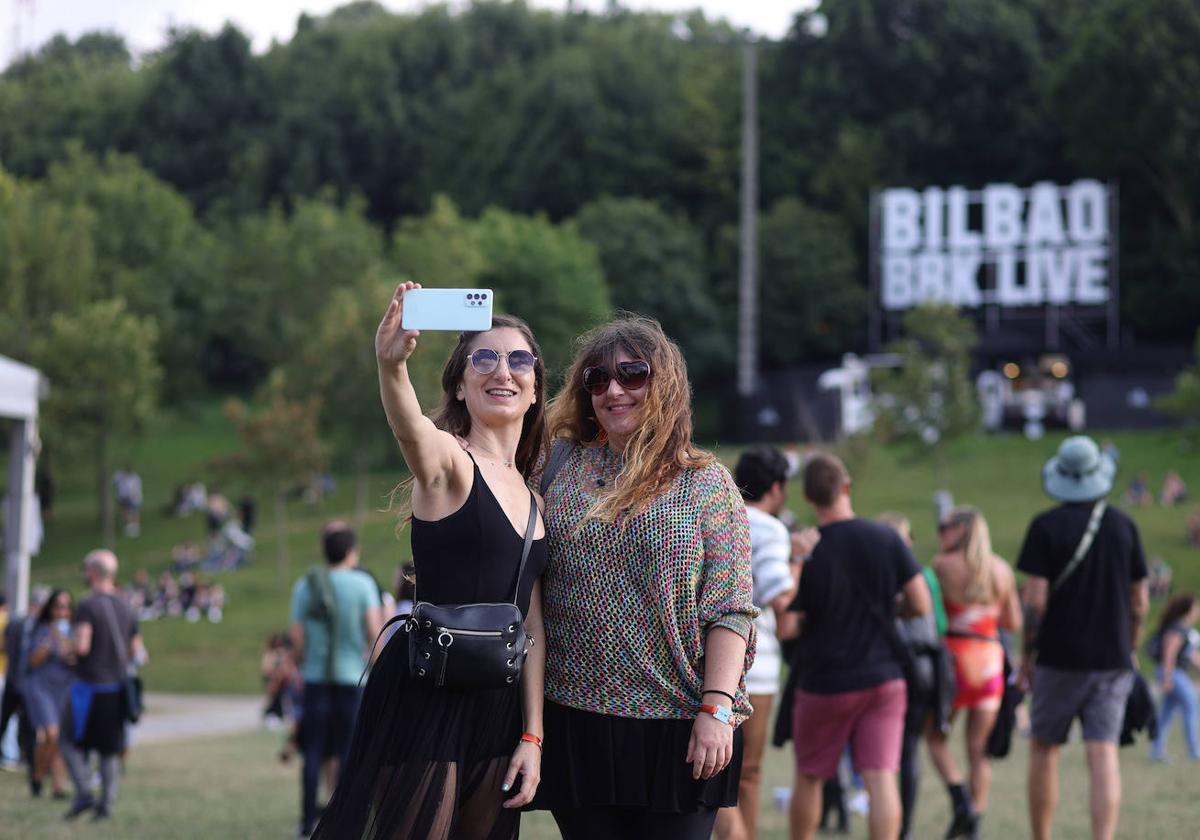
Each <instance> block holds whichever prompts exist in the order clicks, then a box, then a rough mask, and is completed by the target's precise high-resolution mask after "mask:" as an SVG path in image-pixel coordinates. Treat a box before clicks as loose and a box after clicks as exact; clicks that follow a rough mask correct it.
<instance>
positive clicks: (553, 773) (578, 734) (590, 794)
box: [532, 700, 742, 814]
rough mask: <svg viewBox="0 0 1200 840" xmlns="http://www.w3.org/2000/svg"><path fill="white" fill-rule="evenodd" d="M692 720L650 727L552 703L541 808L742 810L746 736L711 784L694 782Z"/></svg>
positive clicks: (537, 804)
mask: <svg viewBox="0 0 1200 840" xmlns="http://www.w3.org/2000/svg"><path fill="white" fill-rule="evenodd" d="M692 723H693V722H692V721H691V720H643V719H637V718H623V717H616V716H614V715H602V714H597V713H595V712H585V711H582V710H580V709H574V708H571V707H569V706H562V705H559V704H558V703H554V702H551V701H549V700H547V701H546V710H545V727H546V738H545V752H544V754H543V755H542V782H541V785H540V786H539V787H538V792H537V797H536V798H535V799H534V802H533V805H532V807H533V808H536V809H539V810H551V811H553V810H556V809H559V808H563V809H566V808H596V807H599V808H617V809H621V810H647V811H653V812H656V813H667V814H691V813H695V812H696V811H701V810H705V809H710V808H724V807H731V806H734V805H737V794H738V782H739V780H740V779H741V775H742V730H741V729H737V730H735V731H734V733H733V759H732V760H731V761H730V762H729V766H728V767H726V768H725V769H724V770H722V771H721V772H720V773H718V774H717V775H715V776H713V777H712V778H711V779H700V780H697V779H693V778H692V765H691V764H688V763H687V762H686V761H684V759H685V758H686V757H687V749H688V741H689V740H691V736H692Z"/></svg>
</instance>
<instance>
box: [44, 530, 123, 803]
mask: <svg viewBox="0 0 1200 840" xmlns="http://www.w3.org/2000/svg"><path fill="white" fill-rule="evenodd" d="M83 572H84V575H85V576H86V578H87V582H88V587H89V588H90V590H91V591H90V593H89V594H88V597H86V598H84V599H83V600H82V601H80V602H79V606H78V607H76V609H75V619H74V624H75V629H74V632H73V633H72V638H73V639H74V643H75V655H76V657H77V659H76V664H75V675H76V678H77V679H76V681H75V683H74V684H72V686H71V694H70V697H69V699H68V701H67V708H66V711H65V714H64V716H63V727H62V733H63V737H62V742H61V747H62V753H63V758H64V760H65V761H66V763H67V769H68V770H69V771H70V773H71V780H72V781H73V782H74V783H75V800H74V801H73V802H72V803H71V807H70V809H68V811H67V813H66V815H65V816H66V817H67V819H74V818H75V817H78V816H79V815H80V814H82V813H83V812H84V811H89V810H92V809H95V816H94V819H95V820H103V819H107V818H108V817H110V816H112V807H113V803H114V802H115V801H116V798H117V782H118V779H119V778H120V764H119V758H118V755H119V753H120V752H121V751H122V750H124V749H125V712H126V709H125V692H124V684H125V680H126V678H127V675H128V668H129V661H130V659H132V658H134V657H135V656H136V657H137V658H139V659H141V658H144V656H143V651H144V648H143V647H142V640H141V636H140V634H139V633H138V624H137V618H136V617H135V616H134V614H133V610H131V609H130V607H129V605H128V604H126V603H125V601H124V600H123V599H122V598H120V597H119V596H118V595H117V592H116V577H117V556H116V555H115V554H113V553H112V552H111V551H107V550H105V549H97V550H96V551H93V552H91V553H89V554H88V555H87V557H85V558H84V560H83ZM89 751H91V752H95V753H97V754H98V755H99V756H100V785H101V793H100V798H99V800H97V799H96V796H95V794H94V793H93V791H92V787H91V771H90V769H89V767H88V763H87V759H86V758H85V755H86V754H87V753H88V752H89Z"/></svg>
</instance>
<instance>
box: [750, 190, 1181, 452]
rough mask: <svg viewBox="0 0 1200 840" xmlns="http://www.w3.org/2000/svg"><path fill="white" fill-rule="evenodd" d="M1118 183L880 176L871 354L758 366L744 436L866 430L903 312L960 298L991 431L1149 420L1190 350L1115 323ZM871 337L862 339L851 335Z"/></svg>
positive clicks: (822, 435) (1157, 417) (1156, 418)
mask: <svg viewBox="0 0 1200 840" xmlns="http://www.w3.org/2000/svg"><path fill="white" fill-rule="evenodd" d="M1118 218H1119V217H1118V190H1117V185H1116V184H1105V183H1102V182H1100V181H1097V180H1094V179H1081V180H1078V181H1075V182H1073V183H1070V184H1065V185H1060V184H1054V183H1050V182H1039V183H1036V184H1033V185H1032V186H1028V187H1021V186H1017V185H1015V184H1007V183H995V184H987V185H985V186H983V187H982V188H980V189H968V188H966V187H962V186H945V187H940V186H935V187H927V188H924V189H919V190H918V189H912V188H895V189H881V190H878V191H876V192H874V193H873V194H872V196H871V217H870V254H869V278H870V290H871V303H870V312H869V334H868V344H867V347H866V350H867V351H868V352H867V354H866V355H863V356H856V355H847V356H845V357H844V359H843V361H842V364H841V366H840V367H838V366H834V365H830V364H829V363H825V364H821V363H815V362H814V363H812V364H809V365H804V366H799V367H794V368H791V369H789V370H786V371H768V372H764V373H762V374H761V382H760V386H759V388H757V389H756V392H755V394H754V395H752V396H750V397H746V396H742V397H741V398H739V400H738V405H739V410H738V411H737V412H736V416H737V424H738V425H737V427H736V429H730V431H731V432H733V433H734V434H735V435H736V436H738V437H739V438H741V439H773V440H829V439H835V438H839V437H842V436H844V435H847V434H853V433H854V432H856V431H862V430H864V429H865V428H869V426H870V424H871V414H872V405H873V399H874V398H873V396H872V394H871V388H870V369H871V368H873V367H878V366H880V365H889V364H895V363H896V361H897V360H896V359H895V358H891V357H889V356H888V355H887V354H886V353H885V352H883V351H885V350H886V349H887V345H888V343H889V342H891V341H892V340H893V339H896V338H899V337H900V336H901V335H902V334H903V320H904V315H905V313H906V312H907V311H908V310H910V309H912V308H913V307H915V306H917V305H919V304H921V303H923V302H926V301H940V302H945V303H949V304H952V305H953V306H955V307H956V308H958V309H959V310H960V311H962V312H966V313H970V314H971V315H973V317H974V318H975V321H976V324H977V326H978V333H979V344H978V346H977V348H976V352H975V358H974V369H975V375H976V377H977V378H976V384H977V388H978V393H979V398H980V403H981V407H982V409H983V415H984V425H985V426H986V427H988V428H990V429H1001V428H1010V429H1021V430H1023V431H1024V432H1025V433H1026V434H1027V435H1030V436H1034V437H1036V436H1038V435H1040V434H1041V433H1042V431H1043V430H1044V429H1045V428H1046V427H1055V426H1057V427H1066V428H1071V429H1075V430H1080V429H1085V428H1090V429H1117V428H1143V427H1152V426H1160V425H1164V424H1167V423H1170V422H1171V420H1170V418H1168V417H1166V416H1164V415H1163V414H1161V413H1159V412H1157V411H1155V410H1154V408H1153V400H1154V397H1156V396H1158V395H1160V394H1164V393H1167V392H1169V391H1170V390H1171V389H1172V387H1173V385H1174V378H1175V376H1176V374H1177V373H1178V371H1179V370H1180V369H1181V368H1182V367H1183V366H1185V365H1186V364H1188V362H1189V359H1190V358H1191V353H1190V349H1189V348H1187V347H1182V346H1154V345H1151V344H1145V343H1136V344H1135V342H1134V341H1133V340H1132V338H1131V336H1130V335H1128V334H1126V333H1123V331H1122V327H1121V322H1120V291H1121V287H1120V274H1119V242H1118V230H1119V229H1118ZM855 349H858V350H862V349H863V348H855Z"/></svg>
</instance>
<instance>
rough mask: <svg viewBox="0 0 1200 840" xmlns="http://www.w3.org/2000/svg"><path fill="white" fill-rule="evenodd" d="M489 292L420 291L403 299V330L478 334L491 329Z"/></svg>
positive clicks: (415, 290)
mask: <svg viewBox="0 0 1200 840" xmlns="http://www.w3.org/2000/svg"><path fill="white" fill-rule="evenodd" d="M493 297H494V296H493V294H492V290H491V289H422V288H420V287H419V286H418V287H417V288H415V289H413V290H411V291H410V292H408V294H407V295H406V296H405V298H404V317H403V319H402V323H403V326H404V329H406V330H448V331H453V332H482V331H484V330H490V329H491V328H492V298H493Z"/></svg>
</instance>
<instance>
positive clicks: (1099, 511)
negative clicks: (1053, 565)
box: [1050, 499, 1108, 595]
mask: <svg viewBox="0 0 1200 840" xmlns="http://www.w3.org/2000/svg"><path fill="white" fill-rule="evenodd" d="M1107 507H1108V502H1106V501H1104V500H1103V499H1101V500H1100V501H1098V502H1096V505H1095V507H1093V508H1092V517H1091V519H1089V520H1088V525H1087V530H1086V531H1084V532H1083V539H1081V540H1080V541H1079V546H1078V547H1077V548H1076V549H1075V556H1074V557H1072V558H1071V562H1070V563H1068V564H1067V567H1066V568H1065V569H1063V570H1062V572H1060V573H1059V575H1058V577H1056V578H1055V579H1054V583H1053V584H1051V585H1050V594H1051V595H1053V594H1054V593H1055V592H1057V591H1058V589H1059V587H1060V586H1062V585H1063V583H1064V582H1065V581H1066V579H1067V578H1069V577H1070V576H1071V574H1072V573H1073V572H1074V571H1075V570H1076V569H1078V568H1079V564H1080V563H1082V562H1083V558H1084V557H1086V556H1087V553H1088V549H1090V548H1091V547H1092V541H1093V540H1095V539H1096V532H1097V531H1099V530H1100V520H1101V519H1103V518H1104V511H1105V509H1106V508H1107Z"/></svg>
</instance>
